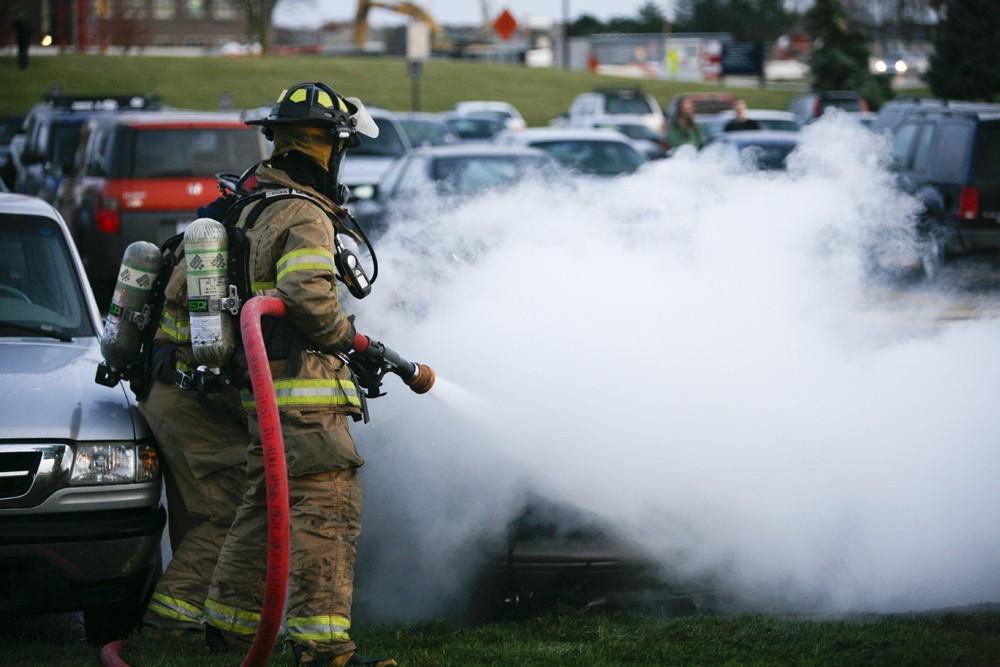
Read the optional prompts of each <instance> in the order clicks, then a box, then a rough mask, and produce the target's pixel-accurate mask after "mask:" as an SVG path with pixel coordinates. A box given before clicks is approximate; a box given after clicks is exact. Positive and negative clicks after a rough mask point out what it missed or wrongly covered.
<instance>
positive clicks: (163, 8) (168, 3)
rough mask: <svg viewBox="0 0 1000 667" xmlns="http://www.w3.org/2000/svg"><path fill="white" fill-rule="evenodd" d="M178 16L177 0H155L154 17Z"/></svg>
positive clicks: (168, 17) (170, 17)
mask: <svg viewBox="0 0 1000 667" xmlns="http://www.w3.org/2000/svg"><path fill="white" fill-rule="evenodd" d="M175 16H177V0H153V18H154V19H172V18H174V17H175Z"/></svg>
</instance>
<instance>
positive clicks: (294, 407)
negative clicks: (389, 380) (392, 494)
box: [205, 83, 396, 667]
mask: <svg viewBox="0 0 1000 667" xmlns="http://www.w3.org/2000/svg"><path fill="white" fill-rule="evenodd" d="M248 124H250V125H262V126H263V132H264V133H265V136H268V138H270V139H272V140H273V142H274V152H273V154H272V156H271V158H270V160H268V161H265V162H264V163H263V164H261V165H260V167H259V168H258V169H257V172H256V178H257V187H258V189H265V190H275V191H277V190H282V189H286V188H292V189H294V190H296V191H298V192H303V193H305V194H307V195H309V196H310V197H312V198H313V200H314V201H306V200H303V199H300V198H292V199H277V198H275V199H273V200H272V201H270V202H269V201H268V199H267V198H261V199H259V200H258V201H255V202H253V203H251V204H248V205H247V206H246V207H245V208H244V209H243V210H242V212H241V213H240V217H239V220H238V221H237V223H236V224H237V225H240V226H242V227H243V228H244V229H246V235H247V238H248V240H249V244H250V252H249V257H250V259H249V264H250V266H249V272H250V276H249V278H250V282H251V286H252V289H253V290H254V291H255V292H258V293H262V292H267V293H269V294H274V295H276V296H277V297H278V298H280V299H281V300H282V301H284V303H285V305H286V306H287V308H288V318H287V319H286V320H280V321H274V320H265V342H266V345H267V349H268V358H269V359H270V360H271V361H270V364H271V373H272V376H273V378H274V389H275V394H276V397H277V403H278V407H279V410H280V413H281V424H282V435H283V437H284V443H285V452H286V459H287V468H288V477H289V479H288V489H289V506H290V510H291V513H290V520H291V560H290V575H289V587H288V601H287V607H286V623H285V626H286V630H287V634H286V637H287V641H288V642H289V643H291V645H292V648H293V650H294V653H295V657H296V660H297V662H298V664H300V665H307V664H308V665H316V666H319V665H336V666H338V667H340V666H342V665H356V664H369V665H378V666H379V667H386V666H388V665H395V664H396V661H395V660H392V659H390V658H375V659H365V658H361V657H360V656H358V655H357V652H356V649H357V647H356V645H355V644H354V642H353V641H352V640H351V638H350V634H349V632H350V628H351V601H352V596H353V588H354V563H355V558H356V555H357V544H358V538H359V536H360V534H361V482H360V478H359V474H358V472H359V471H358V469H359V468H360V466H361V465H362V464H363V463H364V461H363V460H362V458H361V456H360V455H359V454H358V450H357V448H356V447H355V444H354V440H353V439H352V437H351V433H350V431H349V429H348V420H350V419H352V418H356V417H358V416H359V415H360V414H361V411H362V405H361V398H360V396H359V393H358V388H357V387H356V386H355V384H354V382H353V381H352V375H351V372H350V369H349V368H348V366H347V364H346V363H345V362H344V361H343V359H342V358H341V357H340V356H338V353H341V354H342V353H346V352H347V351H348V350H349V349H350V348H351V345H352V343H353V341H354V333H355V331H354V325H353V322H352V320H351V319H349V318H348V316H347V314H346V313H345V312H344V310H343V308H342V307H341V304H340V301H339V299H338V291H337V280H336V265H335V260H334V254H333V253H334V249H335V243H334V234H335V232H336V233H341V234H344V233H348V229H347V227H346V226H345V225H344V223H343V222H342V220H343V215H344V212H343V210H342V209H341V208H340V206H339V204H340V203H342V202H343V201H344V200H345V199H346V192H345V189H344V188H343V186H341V184H340V181H339V178H338V177H339V171H340V164H341V161H342V160H343V157H344V153H345V150H346V149H347V148H348V147H350V146H353V145H356V144H357V142H358V141H359V137H358V133H359V132H361V133H364V134H367V135H369V136H376V135H377V133H378V130H377V127H376V126H375V124H374V122H373V121H372V120H371V117H370V116H369V115H368V114H367V112H366V111H365V110H364V107H363V106H362V105H361V103H360V101H357V100H351V101H348V100H347V99H345V98H343V97H341V96H340V95H339V94H338V93H337V92H335V91H334V90H333V89H331V88H330V87H328V86H326V85H325V84H322V83H300V84H296V85H294V86H292V87H291V88H289V89H287V90H286V91H283V92H282V93H281V95H280V96H279V97H278V102H277V104H276V105H275V106H274V108H273V109H272V110H271V113H270V115H269V116H268V117H267V118H264V119H261V120H259V121H249V122H248ZM261 206H263V209H262V210H258V208H259V207H261ZM251 221H252V222H251ZM242 402H243V407H244V409H246V411H247V416H248V423H249V424H250V428H251V434H252V437H253V440H252V444H251V446H250V448H249V451H248V453H247V478H248V484H249V488H248V490H247V493H246V495H245V496H244V497H243V501H242V505H241V506H240V508H239V511H238V513H237V516H236V520H235V521H234V523H233V525H232V528H231V529H230V531H229V535H228V537H227V539H226V542H225V545H224V546H223V548H222V553H221V554H220V556H219V561H218V565H217V566H216V568H215V572H214V574H213V575H212V582H211V586H210V588H209V594H208V599H207V600H206V601H205V613H206V621H207V626H206V636H207V639H208V642H209V647H210V648H213V649H215V650H228V649H236V650H245V649H246V648H247V647H248V646H249V642H250V641H251V640H252V639H253V636H254V634H255V632H256V631H257V625H258V623H259V620H260V609H261V606H262V604H263V599H264V579H265V571H266V551H267V544H266V540H267V516H266V506H265V502H266V496H265V491H266V489H265V482H264V466H263V460H262V452H263V450H262V446H261V441H260V433H259V431H258V429H257V421H256V414H255V402H254V397H253V395H252V394H251V393H250V392H249V391H248V390H244V392H243V396H242Z"/></svg>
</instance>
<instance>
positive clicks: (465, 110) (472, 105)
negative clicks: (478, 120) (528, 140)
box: [455, 100, 528, 130]
mask: <svg viewBox="0 0 1000 667" xmlns="http://www.w3.org/2000/svg"><path fill="white" fill-rule="evenodd" d="M455 113H457V114H459V115H468V114H489V115H494V116H496V117H498V118H500V119H502V120H503V121H504V124H505V125H506V127H507V129H509V130H523V129H524V128H526V127H527V126H528V124H527V123H525V122H524V117H523V116H521V112H520V111H518V110H517V109H516V108H515V107H514V105H513V104H509V103H507V102H496V101H487V100H478V101H469V102H459V103H458V104H456V105H455Z"/></svg>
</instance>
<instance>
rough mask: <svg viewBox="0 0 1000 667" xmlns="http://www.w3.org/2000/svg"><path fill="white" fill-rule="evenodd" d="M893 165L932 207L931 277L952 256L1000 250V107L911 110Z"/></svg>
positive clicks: (926, 224)
mask: <svg viewBox="0 0 1000 667" xmlns="http://www.w3.org/2000/svg"><path fill="white" fill-rule="evenodd" d="M891 160H892V166H893V168H894V169H895V170H896V171H897V173H898V175H899V183H900V186H901V187H902V188H903V189H904V190H906V191H907V192H909V193H911V194H913V195H914V196H915V197H916V198H917V199H918V200H919V201H920V202H921V203H922V204H923V207H924V212H923V215H922V217H921V220H920V226H919V230H920V233H921V240H922V242H923V243H922V246H923V250H922V253H921V264H922V266H923V269H924V273H925V274H926V275H927V277H933V276H934V275H935V274H936V272H937V270H938V269H939V268H940V265H941V263H942V262H943V261H944V260H945V259H946V258H947V257H950V256H959V255H969V254H973V253H982V252H986V253H997V252H998V251H1000V105H983V104H963V103H960V102H950V103H944V104H942V105H941V106H935V105H925V106H924V108H923V109H920V110H916V109H914V110H911V112H910V113H909V114H907V116H906V118H905V120H904V121H903V122H902V123H901V124H900V125H899V126H898V127H897V128H896V129H895V131H894V132H893V136H892V149H891Z"/></svg>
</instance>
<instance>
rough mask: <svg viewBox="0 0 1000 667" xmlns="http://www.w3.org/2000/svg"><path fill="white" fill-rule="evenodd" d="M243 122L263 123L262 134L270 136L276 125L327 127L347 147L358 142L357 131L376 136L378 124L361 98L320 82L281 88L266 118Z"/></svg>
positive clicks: (248, 123)
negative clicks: (344, 94)
mask: <svg viewBox="0 0 1000 667" xmlns="http://www.w3.org/2000/svg"><path fill="white" fill-rule="evenodd" d="M246 124H247V125H262V126H263V127H264V134H265V136H266V135H270V134H271V131H270V130H271V128H272V127H275V126H278V125H296V124H298V125H313V126H318V127H328V128H330V131H331V133H333V134H335V135H337V136H338V137H339V138H340V139H344V140H345V141H346V142H347V145H348V146H356V145H357V144H358V142H359V138H358V134H363V135H365V136H366V137H372V138H375V137H377V136H378V125H376V124H375V121H374V120H372V117H371V114H369V113H368V110H367V109H365V105H364V104H362V102H361V100H360V99H358V98H356V97H344V96H342V95H341V94H340V93H338V92H337V91H335V90H334V89H333V88H331V87H330V86H328V85H326V84H325V83H321V82H319V81H308V82H305V83H297V84H295V85H294V86H291V87H289V88H287V89H285V90H283V91H281V94H280V95H278V101H277V102H276V103H275V105H274V106H273V107H271V113H269V114H268V115H267V117H266V118H258V119H255V120H248V121H246ZM268 138H269V139H270V138H271V137H270V136H268Z"/></svg>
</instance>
